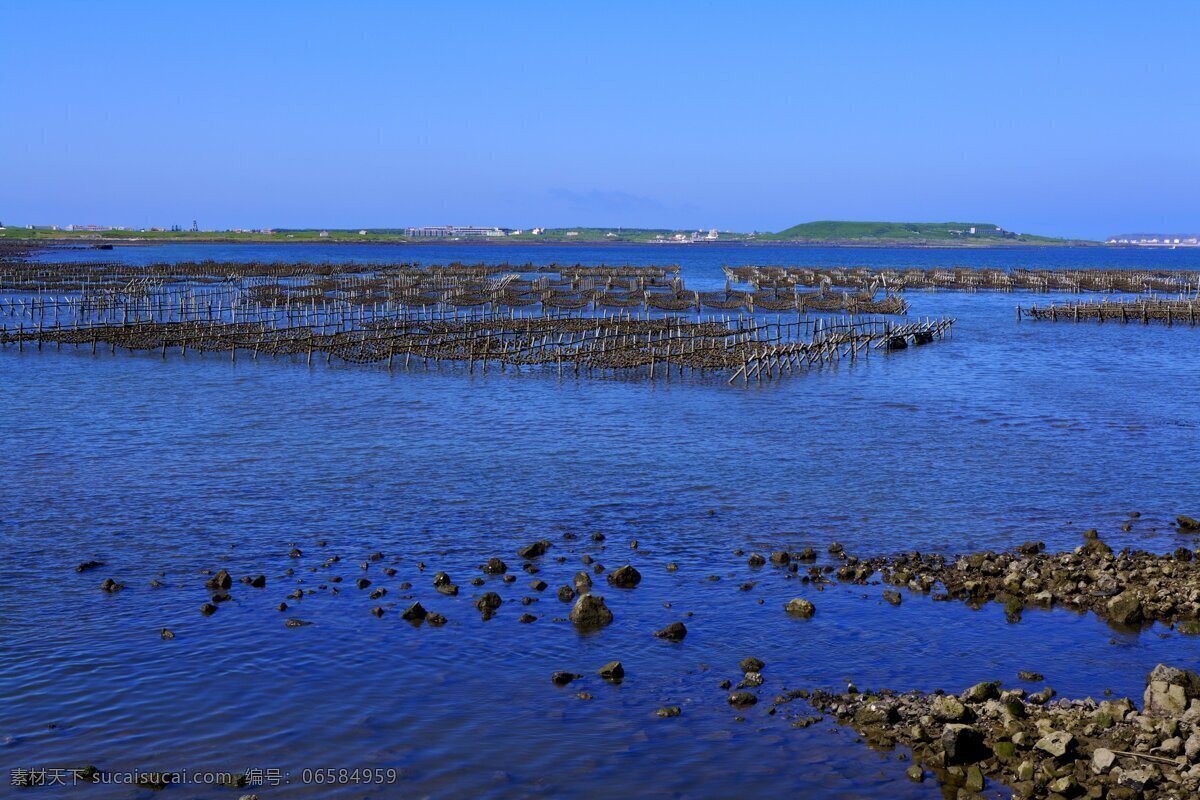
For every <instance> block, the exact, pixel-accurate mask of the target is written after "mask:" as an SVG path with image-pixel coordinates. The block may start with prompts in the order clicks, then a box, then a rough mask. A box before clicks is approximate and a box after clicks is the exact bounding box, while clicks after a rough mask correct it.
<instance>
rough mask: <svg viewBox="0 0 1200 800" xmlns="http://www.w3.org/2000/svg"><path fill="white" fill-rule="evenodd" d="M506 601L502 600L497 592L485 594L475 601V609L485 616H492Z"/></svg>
mask: <svg viewBox="0 0 1200 800" xmlns="http://www.w3.org/2000/svg"><path fill="white" fill-rule="evenodd" d="M503 602H504V601H503V600H501V599H500V595H498V594H496V593H495V592H484V593H483V594H482V595H480V596H479V599H478V600H476V601H475V607H476V608H477V609H479V610H480V611H481V612H483V613H484V614H490V613H492V612H493V611H495V610H496V609H497V608H499V607H500V605H501V603H503Z"/></svg>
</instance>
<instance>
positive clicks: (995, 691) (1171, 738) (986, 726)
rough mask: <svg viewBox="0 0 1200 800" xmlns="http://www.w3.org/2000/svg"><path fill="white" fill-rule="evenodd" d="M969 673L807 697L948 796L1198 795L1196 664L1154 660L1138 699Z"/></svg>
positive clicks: (1199, 681)
mask: <svg viewBox="0 0 1200 800" xmlns="http://www.w3.org/2000/svg"><path fill="white" fill-rule="evenodd" d="M1053 695H1054V692H1053V690H1051V689H1049V688H1046V689H1043V690H1042V691H1040V692H1037V693H1034V694H1027V693H1026V692H1025V691H1024V690H1023V689H1003V688H1002V687H1001V684H1000V682H999V681H994V682H989V683H980V684H976V685H975V686H972V687H970V688H968V689H966V690H965V691H963V692H961V693H960V694H958V695H953V694H944V693H941V692H934V693H928V694H927V693H921V692H907V693H904V694H898V693H895V692H890V691H880V692H870V691H863V692H859V691H857V690H854V689H853V688H851V689H848V690H847V691H846V692H845V693H841V694H834V693H828V692H819V691H818V692H813V693H812V696H811V698H810V700H809V702H810V703H811V704H812V705H813V706H814V707H815V708H816V709H818V710H820V711H822V712H824V713H827V714H829V715H830V716H832V717H833V718H835V719H836V720H837V721H838V722H840V723H841V724H843V725H848V726H850V727H852V728H853V729H854V730H855V731H857V732H858V733H859V734H860V735H861V736H862V737H863V738H864V739H865V740H866V742H867V743H868V744H869V745H871V746H872V747H879V748H892V747H895V746H903V747H908V748H911V749H912V751H913V760H914V764H913V765H912V766H911V767H909V770H908V775H909V778H910V779H912V780H916V781H920V780H924V779H925V776H926V771H929V772H932V774H933V776H934V777H935V778H936V779H937V780H938V781H939V782H941V783H942V784H943V786H944V787H946V788H947V789H948V790H949V791H948V792H947V796H949V797H954V796H958V797H973V796H975V795H976V794H978V793H979V792H981V791H983V789H984V787H985V786H986V785H987V782H988V781H999V782H1001V783H1003V784H1004V785H1006V786H1008V787H1009V788H1011V789H1012V790H1013V791H1014V792H1015V793H1016V796H1018V797H1022V798H1050V799H1052V800H1070V798H1076V797H1087V798H1114V799H1121V800H1124V799H1129V800H1132V798H1149V799H1150V800H1153V798H1182V797H1196V796H1200V676H1198V675H1197V674H1196V673H1194V672H1189V671H1187V670H1182V669H1177V668H1174V667H1169V666H1165V665H1162V664H1160V665H1159V666H1157V667H1155V668H1154V670H1153V671H1152V672H1151V673H1150V675H1149V676H1148V677H1147V679H1146V690H1145V693H1144V695H1143V698H1142V707H1141V709H1138V708H1137V707H1136V706H1135V705H1134V703H1133V702H1132V701H1131V700H1129V699H1128V698H1124V699H1120V700H1102V701H1100V702H1097V701H1096V700H1093V699H1092V698H1090V697H1089V698H1084V699H1081V700H1068V699H1052V698H1053Z"/></svg>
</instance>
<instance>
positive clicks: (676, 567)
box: [667, 561, 679, 572]
mask: <svg viewBox="0 0 1200 800" xmlns="http://www.w3.org/2000/svg"><path fill="white" fill-rule="evenodd" d="M678 570H679V565H678V564H676V563H675V562H674V561H668V562H667V572H677V571H678Z"/></svg>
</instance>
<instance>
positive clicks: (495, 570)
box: [479, 558, 508, 575]
mask: <svg viewBox="0 0 1200 800" xmlns="http://www.w3.org/2000/svg"><path fill="white" fill-rule="evenodd" d="M479 568H480V569H481V570H483V571H484V573H486V574H488V575H503V574H504V573H505V572H508V565H507V564H505V563H504V562H503V561H501V560H500V559H498V558H489V559H488V560H487V561H486V562H485V563H484V564H483V565H482V566H480V567H479Z"/></svg>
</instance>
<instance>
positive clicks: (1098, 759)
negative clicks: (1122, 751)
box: [1092, 747, 1117, 775]
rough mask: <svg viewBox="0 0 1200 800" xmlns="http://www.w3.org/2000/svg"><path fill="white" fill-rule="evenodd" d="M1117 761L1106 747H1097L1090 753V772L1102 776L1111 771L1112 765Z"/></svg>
mask: <svg viewBox="0 0 1200 800" xmlns="http://www.w3.org/2000/svg"><path fill="white" fill-rule="evenodd" d="M1116 760H1117V755H1116V753H1114V752H1113V751H1112V750H1109V749H1108V748H1107V747H1097V748H1096V749H1095V750H1094V751H1093V752H1092V771H1093V772H1095V773H1096V774H1097V775H1101V774H1104V773H1105V772H1108V771H1109V770H1110V769H1112V766H1113V764H1114V763H1115V762H1116Z"/></svg>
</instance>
